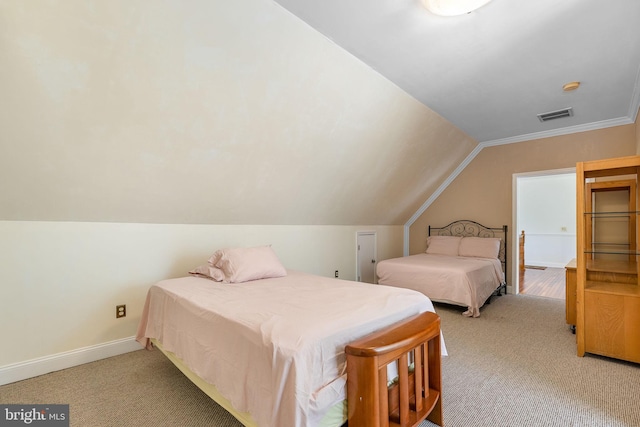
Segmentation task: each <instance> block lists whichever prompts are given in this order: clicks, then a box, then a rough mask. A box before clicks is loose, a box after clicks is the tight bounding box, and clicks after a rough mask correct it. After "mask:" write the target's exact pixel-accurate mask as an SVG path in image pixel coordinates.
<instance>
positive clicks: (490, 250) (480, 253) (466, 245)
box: [458, 237, 500, 258]
mask: <svg viewBox="0 0 640 427" xmlns="http://www.w3.org/2000/svg"><path fill="white" fill-rule="evenodd" d="M499 251H500V239H498V238H496V237H464V238H462V240H461V241H460V248H459V249H458V253H459V254H460V256H469V257H476V258H498V253H499Z"/></svg>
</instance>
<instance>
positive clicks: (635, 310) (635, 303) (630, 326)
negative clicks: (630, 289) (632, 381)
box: [624, 296, 640, 363]
mask: <svg viewBox="0 0 640 427" xmlns="http://www.w3.org/2000/svg"><path fill="white" fill-rule="evenodd" d="M624 314H625V316H624V317H625V320H624V323H625V341H626V342H625V347H626V348H625V350H626V356H627V357H625V359H626V360H631V361H634V362H637V363H640V298H638V297H632V296H627V297H625V300H624Z"/></svg>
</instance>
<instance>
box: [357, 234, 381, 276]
mask: <svg viewBox="0 0 640 427" xmlns="http://www.w3.org/2000/svg"><path fill="white" fill-rule="evenodd" d="M356 248H357V255H356V260H357V266H356V278H357V281H358V282H366V283H376V263H377V254H376V233H375V232H374V231H358V232H357V235H356Z"/></svg>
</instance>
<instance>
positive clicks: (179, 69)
mask: <svg viewBox="0 0 640 427" xmlns="http://www.w3.org/2000/svg"><path fill="white" fill-rule="evenodd" d="M0 93H2V98H1V100H0V106H1V108H0V132H1V133H0V137H1V139H0V150H1V154H2V155H1V156H0V220H35V221H112V222H150V223H204V224H309V225H314V224H332V225H340V224H372V225H384V224H403V223H404V222H405V221H406V220H407V219H408V218H409V217H410V216H411V215H412V214H413V213H414V212H415V211H416V210H417V209H418V208H419V206H420V205H421V204H422V203H423V202H424V200H426V199H427V198H428V197H429V195H430V194H431V193H433V191H434V190H435V189H436V188H437V187H438V186H439V185H440V183H441V182H442V181H443V180H444V179H445V178H446V177H447V176H449V174H450V173H451V172H452V171H453V170H454V169H455V168H456V167H457V166H458V165H459V164H460V162H461V161H462V160H463V159H464V158H465V157H466V156H467V155H468V154H469V153H470V152H471V151H472V150H473V149H474V148H475V147H476V145H477V141H476V140H474V139H473V138H471V137H470V136H469V135H467V134H466V133H465V132H463V131H462V130H460V129H459V128H458V127H455V126H453V125H452V124H451V123H450V122H449V121H447V120H446V119H443V118H442V117H441V116H440V115H438V114H437V113H435V112H433V111H432V110H431V109H429V108H428V107H426V106H425V105H424V104H422V103H420V102H418V101H417V100H416V99H414V98H413V97H411V96H410V95H408V94H407V93H406V92H404V91H403V90H402V89H400V88H398V87H397V86H396V85H395V84H394V83H392V82H390V81H388V80H387V79H386V78H384V77H383V76H381V75H380V74H379V73H377V72H376V71H374V70H371V69H370V68H369V67H368V66H367V65H366V64H364V63H363V62H361V61H360V60H358V59H357V58H355V57H354V56H353V55H351V54H350V53H348V52H346V51H344V50H343V49H342V48H340V47H338V46H336V45H335V44H334V43H332V42H330V41H329V40H327V39H326V38H325V37H324V36H323V35H321V34H320V33H318V32H317V31H316V30H313V29H312V28H310V27H309V26H308V25H307V24H305V23H304V22H302V21H301V20H299V19H298V18H296V17H294V16H292V15H291V14H290V13H289V12H287V11H286V10H284V9H283V8H282V7H280V6H279V5H277V4H275V3H273V2H270V1H264V0H239V1H233V2H229V1H222V0H218V1H210V0H189V1H182V0H168V1H164V2H162V3H159V2H155V1H150V0H137V1H136V0H114V1H104V0H95V1H86V0H59V1H46V2H45V1H33V2H31V1H29V2H25V1H21V0H5V1H2V2H0Z"/></svg>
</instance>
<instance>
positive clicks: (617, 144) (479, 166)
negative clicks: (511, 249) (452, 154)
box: [409, 124, 637, 285]
mask: <svg viewBox="0 0 640 427" xmlns="http://www.w3.org/2000/svg"><path fill="white" fill-rule="evenodd" d="M636 141H637V136H636V125H635V124H630V125H625V126H617V127H612V128H606V129H600V130H594V131H589V132H581V133H576V134H572V135H564V136H558V137H552V138H545V139H540V140H534V141H526V142H520V143H516V144H509V145H500V146H494V147H488V148H484V149H483V150H482V151H481V152H480V153H479V154H478V155H477V156H476V157H475V159H473V161H471V163H470V164H469V165H468V166H467V167H466V168H465V169H464V170H463V171H462V172H461V173H460V175H458V177H456V178H455V179H454V180H453V182H452V183H451V184H450V185H449V186H448V187H447V189H446V190H445V191H444V192H443V193H442V194H441V195H440V196H439V197H438V198H437V199H436V200H435V201H434V202H433V203H432V204H431V206H429V208H428V209H427V210H426V211H425V212H424V213H423V214H422V215H421V216H420V217H419V218H418V219H417V220H416V221H415V222H414V223H413V224H412V225H411V227H410V232H409V235H410V244H409V252H410V253H411V254H415V253H419V252H422V251H424V250H425V249H426V234H427V227H428V226H429V225H434V226H442V225H446V224H448V223H449V222H451V221H453V220H456V219H472V220H475V221H478V222H480V223H482V224H485V225H487V226H491V227H500V226H502V225H503V224H506V225H508V226H509V244H510V245H511V246H513V244H512V240H513V226H512V179H513V174H516V173H524V172H535V171H544V170H553V169H565V168H572V167H575V165H576V163H577V162H579V161H586V160H595V159H603V158H610V157H621V156H629V155H634V154H635V151H636ZM509 255H510V256H511V254H509ZM513 264H514V263H513V262H512V263H511V267H513ZM508 283H509V284H510V285H511V284H512V283H514V281H513V270H512V273H511V275H510V280H508Z"/></svg>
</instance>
